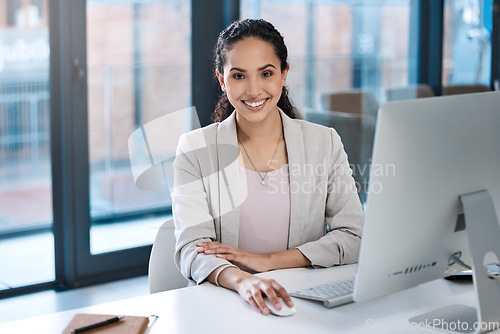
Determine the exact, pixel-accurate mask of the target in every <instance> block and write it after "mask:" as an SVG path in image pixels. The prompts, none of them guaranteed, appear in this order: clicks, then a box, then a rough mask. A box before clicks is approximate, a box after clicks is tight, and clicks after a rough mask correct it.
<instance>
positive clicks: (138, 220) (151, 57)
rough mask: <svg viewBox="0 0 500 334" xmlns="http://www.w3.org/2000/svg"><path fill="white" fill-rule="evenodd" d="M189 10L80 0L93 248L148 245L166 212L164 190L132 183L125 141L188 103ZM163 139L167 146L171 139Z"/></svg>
mask: <svg viewBox="0 0 500 334" xmlns="http://www.w3.org/2000/svg"><path fill="white" fill-rule="evenodd" d="M190 10H191V8H190V4H189V2H186V1H180V0H155V1H147V2H144V1H128V0H124V1H90V0H89V1H87V66H88V122H89V124H88V130H89V135H88V140H89V168H90V201H91V203H90V210H91V219H92V228H91V240H90V242H91V252H92V253H93V254H96V253H102V252H108V251H113V250H118V249H125V248H130V247H136V246H142V245H148V244H151V243H152V242H153V240H154V236H155V235H156V231H157V228H158V227H159V225H161V223H162V222H163V221H164V220H165V217H166V215H168V214H169V209H170V206H171V199H170V196H169V193H168V192H151V191H144V190H141V189H138V188H137V187H136V185H135V183H134V179H133V176H132V171H131V168H130V162H129V150H128V147H127V142H128V137H129V136H130V135H131V134H132V132H133V131H134V130H135V129H136V128H138V127H139V126H142V125H144V124H146V123H148V122H150V121H152V120H154V119H156V118H158V117H160V116H163V115H165V114H167V113H171V112H174V111H177V110H181V109H184V108H187V107H189V106H190V103H191V93H190V90H191V53H190V51H191V49H190V42H191V23H190V20H189V16H190ZM166 135H167V134H166ZM165 145H171V147H170V149H171V151H172V152H175V149H176V147H175V146H176V142H175V143H170V144H169V141H167V140H166V141H165Z"/></svg>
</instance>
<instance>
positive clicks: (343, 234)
mask: <svg viewBox="0 0 500 334" xmlns="http://www.w3.org/2000/svg"><path fill="white" fill-rule="evenodd" d="M330 130H331V131H330V135H331V141H332V146H331V152H330V162H331V163H330V170H329V172H328V181H327V182H328V183H327V195H326V203H325V221H326V224H327V226H328V232H327V233H326V234H325V235H324V236H323V237H321V238H320V239H318V240H316V241H311V242H308V243H305V244H303V245H301V246H299V247H297V248H298V249H299V250H300V251H301V252H302V254H304V256H305V257H307V258H308V259H309V260H310V261H311V265H312V266H314V267H331V266H334V265H341V264H351V263H356V262H357V260H358V254H359V246H360V242H361V229H362V225H363V219H364V213H363V209H362V207H361V202H360V200H359V197H358V194H357V190H356V185H355V181H354V179H353V177H352V170H351V168H350V167H349V162H348V160H347V154H346V153H345V151H344V147H343V145H342V142H341V140H340V137H339V135H338V134H337V132H336V131H335V130H334V129H330Z"/></svg>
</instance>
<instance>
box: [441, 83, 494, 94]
mask: <svg viewBox="0 0 500 334" xmlns="http://www.w3.org/2000/svg"><path fill="white" fill-rule="evenodd" d="M490 90H491V89H490V87H488V86H485V85H481V84H475V85H450V86H443V95H456V94H472V93H481V92H489V91H490Z"/></svg>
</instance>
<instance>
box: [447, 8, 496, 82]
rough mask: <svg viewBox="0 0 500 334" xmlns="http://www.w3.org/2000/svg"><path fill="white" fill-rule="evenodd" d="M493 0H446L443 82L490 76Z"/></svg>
mask: <svg viewBox="0 0 500 334" xmlns="http://www.w3.org/2000/svg"><path fill="white" fill-rule="evenodd" d="M492 13H493V0H446V1H445V8H444V39H443V86H449V85H464V84H465V85H472V84H482V85H486V86H489V85H490V77H491V32H492V27H493V15H492Z"/></svg>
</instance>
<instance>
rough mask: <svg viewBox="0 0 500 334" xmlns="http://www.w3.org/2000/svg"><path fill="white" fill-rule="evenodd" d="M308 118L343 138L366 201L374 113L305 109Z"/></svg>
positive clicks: (360, 191)
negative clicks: (334, 131)
mask: <svg viewBox="0 0 500 334" xmlns="http://www.w3.org/2000/svg"><path fill="white" fill-rule="evenodd" d="M305 114H306V120H307V121H309V122H313V123H317V124H321V125H325V126H328V127H332V128H334V129H335V130H336V131H337V133H338V134H339V136H340V138H341V139H342V144H343V145H344V150H345V152H346V153H347V157H348V159H349V164H350V165H351V168H353V178H354V180H355V181H356V186H357V187H358V195H359V198H360V200H361V202H365V201H366V193H367V190H368V189H367V186H368V180H369V172H370V159H371V156H372V150H373V139H374V136H375V123H376V122H375V117H374V116H371V115H367V114H349V113H342V112H337V111H315V110H307V111H306V113H305Z"/></svg>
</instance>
